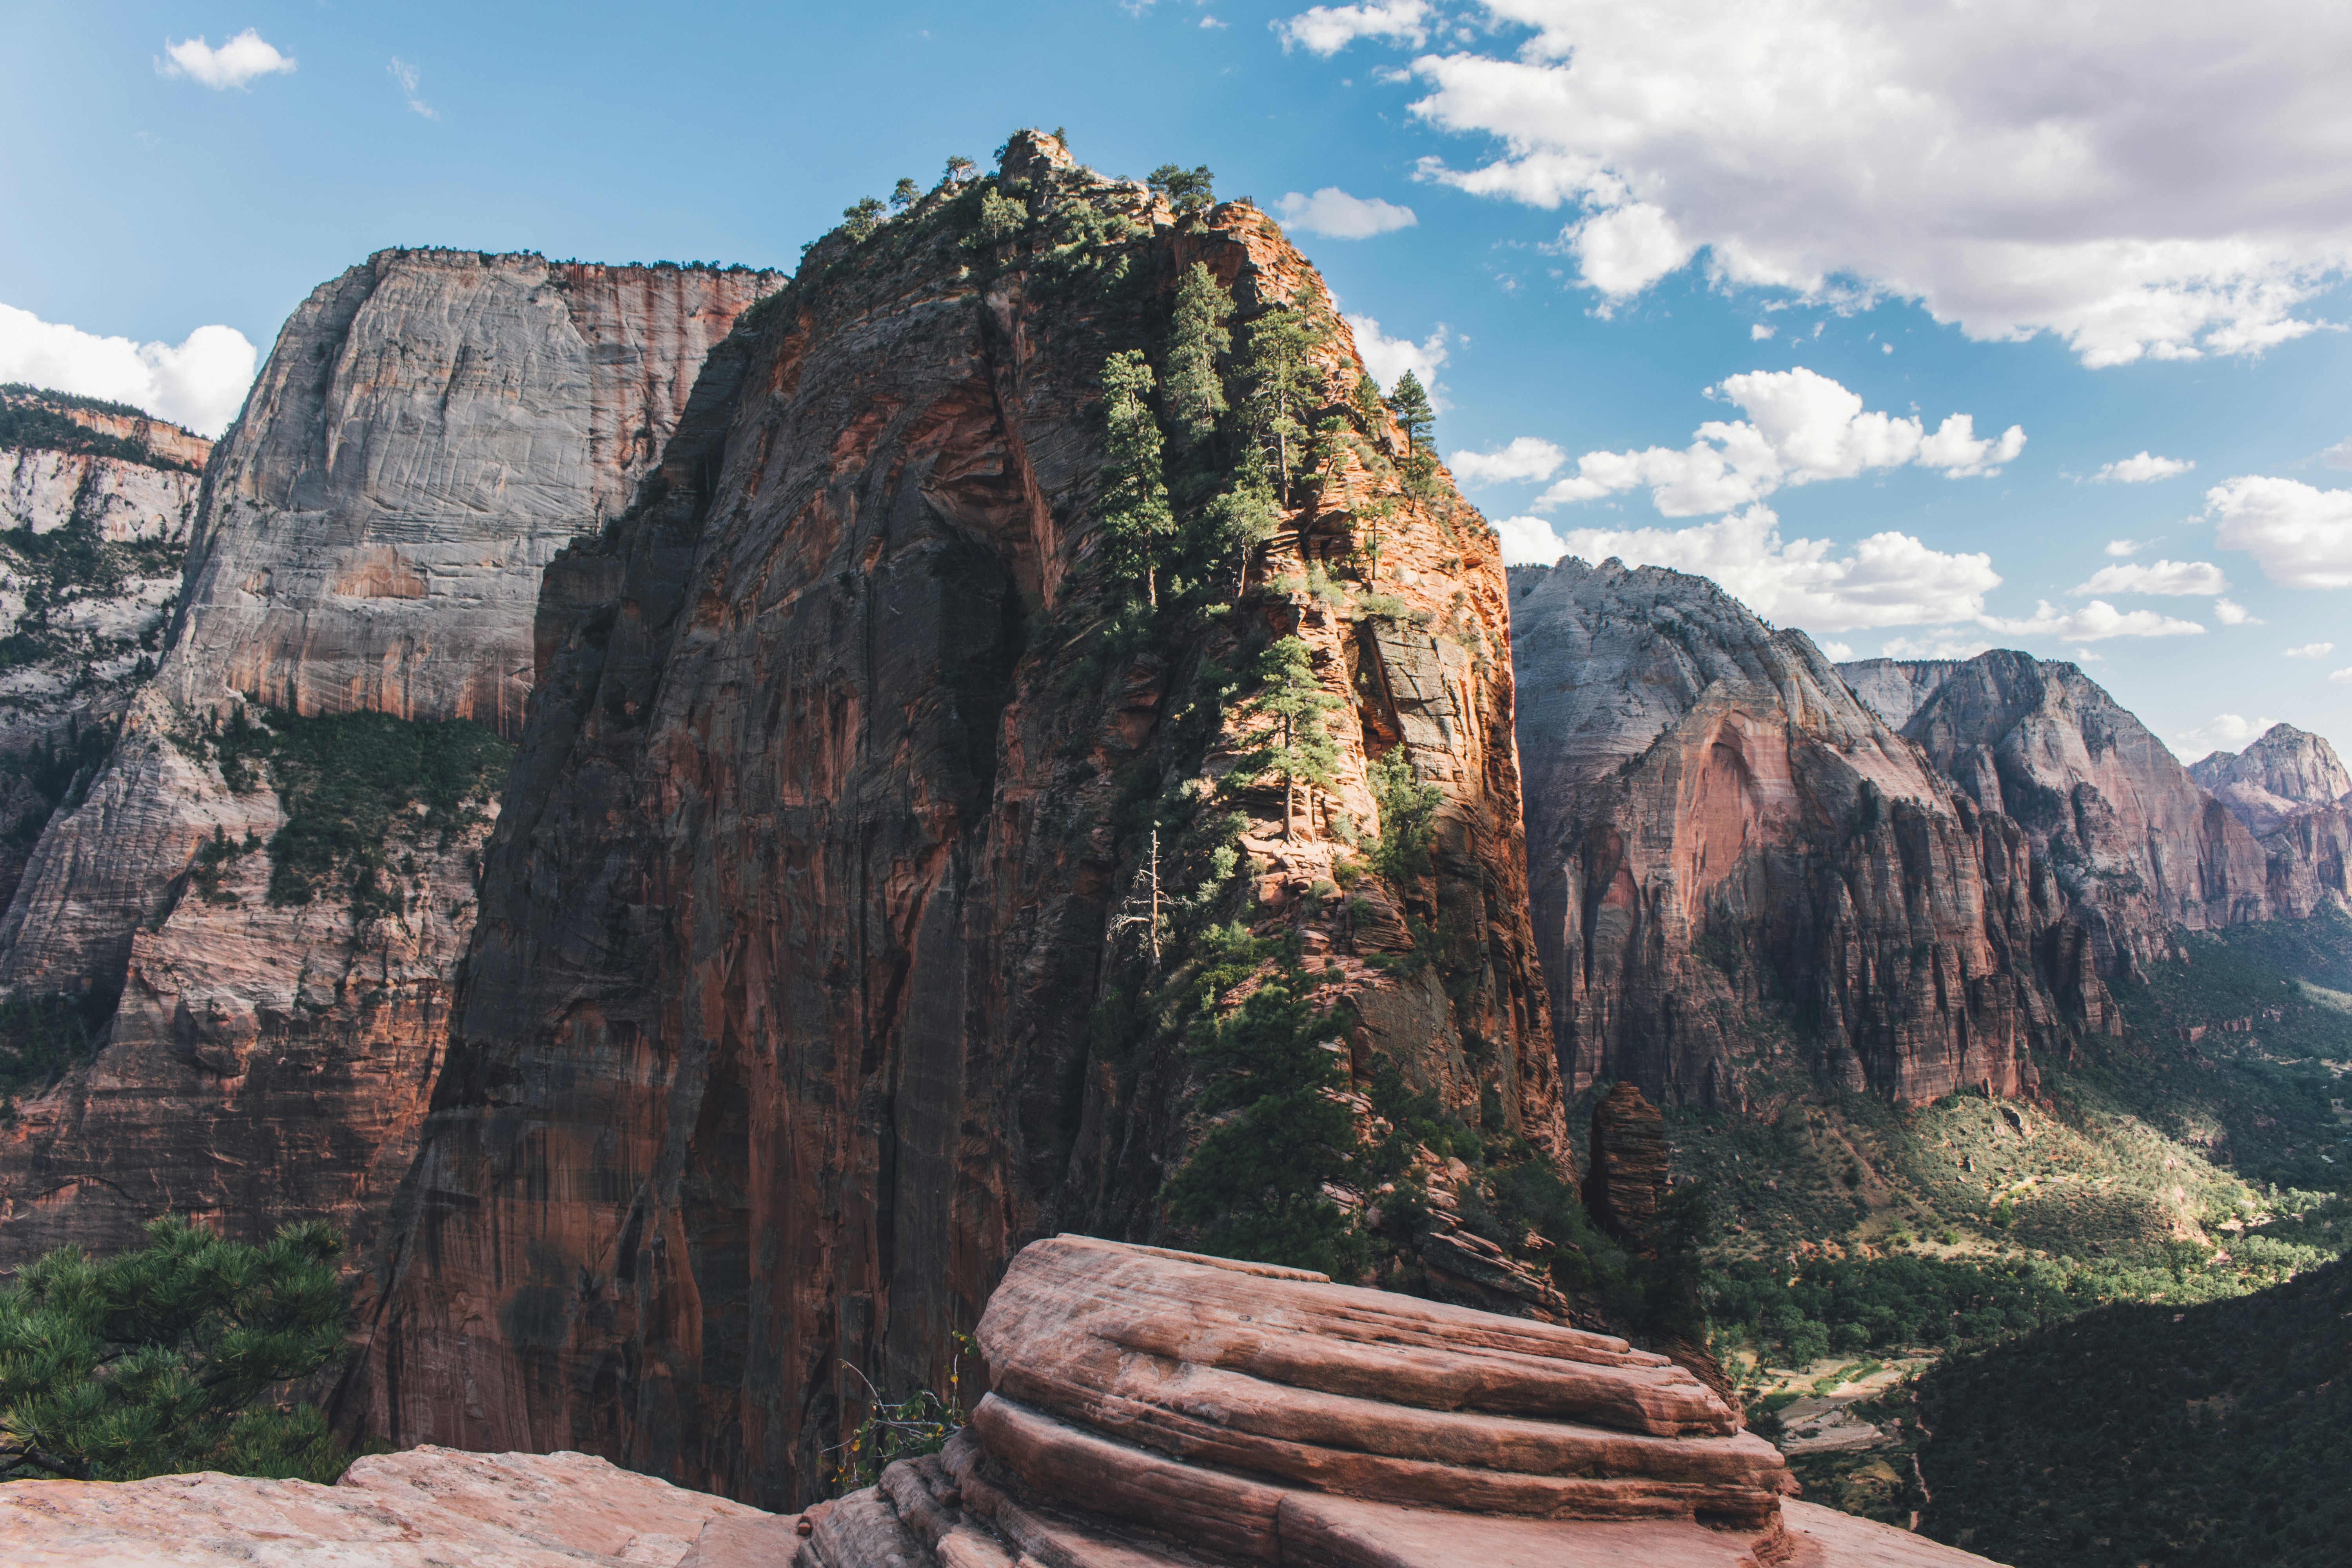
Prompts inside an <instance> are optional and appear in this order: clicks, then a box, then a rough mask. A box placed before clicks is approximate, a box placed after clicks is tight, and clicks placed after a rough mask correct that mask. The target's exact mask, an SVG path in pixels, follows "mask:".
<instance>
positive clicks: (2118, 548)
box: [2107, 539, 2147, 555]
mask: <svg viewBox="0 0 2352 1568" xmlns="http://www.w3.org/2000/svg"><path fill="white" fill-rule="evenodd" d="M2146 549H2147V540H2145V539H2110V540H2108V541H2107V553H2108V554H2110V555H2137V554H2138V553H2139V552H2141V551H2143V550H2146Z"/></svg>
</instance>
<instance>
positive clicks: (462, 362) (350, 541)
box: [0, 250, 778, 1264]
mask: <svg viewBox="0 0 2352 1568" xmlns="http://www.w3.org/2000/svg"><path fill="white" fill-rule="evenodd" d="M777 281H778V280H777V279H774V278H773V277H772V275H768V274H762V273H753V272H747V271H741V270H736V271H730V272H718V271H712V270H709V269H707V268H706V269H696V268H674V267H663V268H604V267H593V266H580V265H572V264H551V263H549V262H546V261H544V260H542V259H541V258H538V257H536V256H487V255H478V254H476V253H474V252H470V251H440V250H426V251H386V252H383V253H381V254H379V255H377V256H375V257H373V258H371V259H370V260H369V261H368V262H367V263H366V264H365V265H363V266H360V267H355V268H352V269H351V270H349V271H347V272H345V273H344V274H343V275H342V276H341V277H340V278H338V279H335V280H333V281H332V282H330V283H328V284H325V285H323V286H322V287H321V288H320V289H318V290H317V291H316V292H315V293H313V294H312V295H311V296H310V299H309V300H306V301H305V302H304V303H303V304H302V306H301V307H300V308H299V310H296V311H295V313H294V315H293V317H292V318H291V319H290V320H289V321H288V322H287V324H286V327H285V329H284V330H283V331H281V333H280V334H279V337H278V342H277V344H276V346H275V348H274V349H273V350H272V352H271V353H270V356H269V359H268V363H267V364H266V365H265V366H264V368H263V370H262V373H261V375H260V377H259V379H258V381H257V384H256V385H255V388H254V390H253V392H252V394H251V395H249V397H248V399H247V405H246V408H245V411H244V413H243V415H242V416H240V418H239V419H238V421H237V422H236V425H235V426H232V428H231V429H230V431H229V433H228V434H227V435H226V437H224V438H223V439H222V441H221V443H220V445H219V447H217V448H216V449H215V451H214V452H213V453H212V454H211V458H210V462H209V467H208V468H207V470H206V474H205V480H204V489H203V495H202V500H201V502H200V504H199V506H198V509H197V511H196V515H195V518H194V527H193V538H192V542H191V543H190V546H189V551H190V553H189V560H188V564H187V568H186V573H185V585H184V588H183V589H182V590H181V595H180V603H179V606H178V610H177V614H176V618H175V620H174V623H173V626H172V628H171V632H170V640H169V643H168V647H167V648H166V649H165V651H164V652H163V655H162V658H161V665H160V668H159V669H157V671H156V673H155V675H154V677H153V679H152V680H149V681H148V682H147V683H146V684H145V685H144V686H143V687H142V689H139V690H138V692H137V693H136V694H135V696H133V697H132V699H131V701H130V703H129V710H128V712H127V714H126V715H125V716H124V719H123V721H122V723H121V738H120V741H119V742H117V743H116V744H115V745H114V747H113V749H112V753H111V756H110V759H109V760H108V761H107V763H106V765H105V767H104V768H103V770H102V771H101V772H100V773H98V775H97V776H96V778H95V779H94V781H92V782H89V784H87V785H86V786H85V787H84V788H83V789H82V790H81V795H82V797H83V798H81V799H80V801H79V805H78V808H77V809H73V810H70V811H66V812H61V813H60V814H59V815H58V816H57V817H56V818H55V819H54V820H53V821H51V822H50V823H49V824H48V826H47V830H46V831H45V832H43V833H42V835H41V837H40V839H39V842H38V845H37V847H35V848H34V850H33V852H32V857H31V861H30V864H29V866H28V868H27V869H26V874H25V876H24V879H23V881H22V883H21V885H20V886H19V887H18V889H17V890H16V897H15V899H14V900H13V901H12V902H11V904H10V905H9V907H8V910H7V914H6V916H5V921H0V985H5V987H7V988H8V990H10V991H11V992H12V993H13V994H15V995H16V997H18V998H26V999H31V1000H33V1001H39V1000H40V999H43V998H47V997H54V996H60V995H62V996H68V997H75V996H82V995H85V994H95V995H96V996H98V997H100V998H103V997H105V996H107V995H110V994H114V993H116V992H117V991H119V992H120V994H121V1005H120V1008H119V1010H118V1011H116V1012H115V1013H114V1015H113V1016H112V1020H111V1022H110V1025H109V1026H108V1032H107V1036H106V1040H107V1043H106V1045H105V1048H104V1049H103V1050H101V1051H100V1053H99V1055H98V1056H97V1058H96V1059H95V1060H94V1061H91V1062H89V1064H88V1065H87V1066H85V1067H83V1068H77V1069H75V1070H74V1071H73V1072H71V1073H69V1074H68V1075H67V1077H66V1078H65V1079H63V1080H62V1081H61V1082H59V1083H58V1084H57V1085H55V1086H54V1087H53V1088H52V1089H49V1091H48V1092H47V1093H44V1094H41V1095H39V1096H38V1097H37V1098H34V1099H30V1100H25V1101H23V1102H22V1104H21V1108H20V1109H21V1113H22V1114H21V1119H20V1120H19V1121H16V1123H15V1124H14V1125H13V1126H11V1127H9V1128H7V1129H6V1130H5V1131H0V1264H5V1263H9V1262H13V1261H15V1260H16V1259H19V1258H24V1257H26V1255H28V1254H30V1253H34V1252H37V1251H39V1250H41V1249H44V1248H47V1247H52V1246H55V1245H57V1244H58V1243H61V1242H65V1241H78V1242H82V1243H85V1244H88V1245H91V1246H95V1247H113V1246H116V1245H119V1244H121V1242H123V1241H125V1240H127V1239H129V1238H130V1237H132V1236H134V1235H135V1234H136V1230H137V1227H138V1226H140V1225H141V1224H142V1223H143V1222H144V1221H145V1220H146V1219H148V1218H150V1217H152V1215H156V1214H160V1213H163V1212H165V1211H166V1210H170V1211H173V1212H178V1213H183V1214H193V1215H202V1216H205V1217H207V1218H209V1219H211V1220H213V1221H214V1222H215V1223H217V1224H220V1225H222V1226H225V1227H226V1228H227V1229H229V1230H230V1231H231V1232H232V1233H235V1234H240V1235H259V1234H266V1233H267V1231H268V1229H269V1228H271V1227H273V1226H276V1225H277V1224H278V1223H279V1222H280V1221H282V1220H286V1219H293V1218H304V1217H328V1218H332V1219H334V1220H336V1221H338V1222H339V1223H341V1224H343V1225H345V1226H348V1227H349V1228H351V1229H352V1232H353V1233H354V1239H355V1241H356V1242H358V1244H359V1245H361V1246H362V1247H364V1245H365V1243H366V1240H367V1237H368V1236H369V1234H370V1233H371V1231H372V1229H373V1224H374V1221H375V1219H376V1218H377V1217H378V1216H379V1215H381V1213H382V1211H383V1207H384V1205H386V1204H387V1203H388V1202H389V1200H390V1198H391V1195H392V1192H393V1189H394V1185H395V1184H397V1182H398V1180H399V1178H400V1175H401V1173H403V1172H404V1170H405V1169H406V1168H407V1164H408V1160H409V1156H410V1153H411V1152H412V1151H413V1148H414V1141H415V1129H416V1126H417V1123H418V1120H419V1118H420V1116H421V1114H422V1111H423V1109H424V1102H425V1096H426V1094H427V1093H428V1092H429V1089H430V1087H431V1084H432V1081H433V1076H434V1072H435V1070H436V1064H437V1062H438V1060H439V1057H440V1050H441V1042H442V1038H443V1036H444V1033H445V1030H446V1006H447V1002H446V996H447V991H448V986H449V983H450V978H451V972H452V970H453V969H454V967H455V964H456V963H457V958H458V955H459V954H460V953H461V952H463V951H464V948H465V944H466V939H467V933H468V932H469V931H471V929H472V923H473V911H474V881H475V874H476V869H477V865H478V856H479V851H480V847H481V844H482V842H483V840H484V838H485V837H487V834H488V821H489V819H490V817H491V816H493V815H494V812H495V797H496V789H497V784H498V783H499V777H498V775H499V773H501V772H502V763H499V759H498V757H497V755H496V753H497V752H499V750H500V749H501V748H502V745H503V742H498V741H496V739H495V738H494V737H493V738H491V739H490V741H489V742H488V744H487V745H484V744H482V743H481V742H480V741H479V739H478V732H474V731H464V730H463V728H462V727H461V729H460V730H458V731H444V730H441V729H439V728H436V726H438V725H440V724H442V723H445V722H446V721H465V720H471V721H478V722H479V723H480V724H482V725H484V726H488V728H489V729H490V730H491V731H497V732H499V733H500V734H505V735H509V736H510V735H512V734H514V733H516V732H519V731H520V726H521V716H522V706H523V696H524V693H525V692H526V690H527V689H528V688H529V685H530V672H531V648H532V643H531V620H532V616H533V615H534V614H535V611H536V601H537V587H538V581H539V576H540V574H541V571H542V570H543V569H544V567H545V565H546V563H548V561H549V560H550V559H551V558H552V557H553V556H554V554H555V553H556V552H558V551H559V550H561V549H562V547H563V546H564V545H565V544H566V543H567V542H570V541H571V540H572V538H574V537H575V536H577V535H579V534H581V533H583V532H588V533H593V532H594V531H596V530H597V529H598V528H599V527H600V526H602V525H603V524H604V522H606V521H609V520H610V519H611V518H612V517H613V516H614V515H615V514H616V513H617V512H618V511H619V510H621V508H622V506H623V504H624V502H625V498H626V497H627V496H628V495H629V493H630V492H631V490H632V489H633V488H634V486H635V482H636V480H637V479H638V478H639V477H640V476H642V475H643V474H644V473H645V472H646V469H647V468H648V467H649V466H650V464H651V462H652V460H653V458H654V456H655V454H656V451H657V450H658V449H659V447H660V446H661V444H662V443H663V441H664V440H665V439H666V438H667V435H668V433H669V431H670V430H671V429H672V428H674V426H676V424H677V418H678V416H679V414H680V413H681V411H682V410H683V408H684V406H685V404H686V401H687V397H688V393H689V391H690V389H691V387H692V384H693V382H694V379H695V377H696V375H697V374H698V371H699V369H700V366H701V363H702V360H703V358H704V356H705V354H706V353H708V352H709V349H710V348H711V346H712V345H714V344H716V343H717V342H719V341H721V340H722V339H724V338H725V336H726V335H727V333H728V331H730V329H731V327H732V326H733V324H734V321H735V318H736V317H737V315H739V314H740V312H741V310H743V309H744V308H745V307H747V306H748V305H750V304H751V302H752V301H753V300H756V299H758V298H759V297H760V296H761V294H762V293H764V292H766V291H768V290H770V289H772V288H773V287H774V286H775V283H776V282H777ZM272 710H290V711H292V712H293V713H296V714H299V715H302V716H304V717H302V718H300V719H299V720H289V721H278V720H272V719H269V718H268V717H267V715H268V713H269V712H270V711H272ZM352 713H360V714H367V713H379V714H384V715H389V716H391V720H389V721H387V722H389V723H391V724H392V728H391V730H389V731H386V730H384V729H383V728H381V727H378V728H376V729H373V730H371V729H369V728H367V727H366V726H365V725H364V724H354V725H351V726H347V727H342V728H338V727H336V722H335V721H334V720H333V718H332V716H335V715H342V714H352ZM409 721H414V722H413V723H411V722H409ZM403 724H406V725H407V728H406V729H403V728H402V726H403ZM273 725H274V726H275V729H274V730H273V729H272V726H273ZM453 759H454V760H456V761H459V762H463V763H465V764H466V766H465V767H464V768H461V769H458V770H457V772H459V773H464V774H465V776H463V777H459V776H457V773H453V772H452V769H451V766H450V765H449V764H450V763H452V762H453ZM477 764H478V765H477ZM289 791H293V792H294V793H292V794H289V793H288V792H289ZM306 856H307V857H309V858H307V859H306V858H304V857H306Z"/></svg>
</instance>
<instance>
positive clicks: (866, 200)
mask: <svg viewBox="0 0 2352 1568" xmlns="http://www.w3.org/2000/svg"><path fill="white" fill-rule="evenodd" d="M884 210H885V209H884V208H883V205H882V203H881V202H880V200H878V199H877V198H876V197H873V196H860V197H858V198H857V201H856V205H853V206H845V207H844V208H842V209H841V216H843V217H845V218H846V219H848V222H847V223H845V225H844V227H845V228H847V229H848V230H849V237H850V238H852V239H864V238H866V237H867V236H868V235H870V234H872V233H873V232H874V229H875V226H876V225H877V224H879V223H880V222H881V221H882V214H883V211H884Z"/></svg>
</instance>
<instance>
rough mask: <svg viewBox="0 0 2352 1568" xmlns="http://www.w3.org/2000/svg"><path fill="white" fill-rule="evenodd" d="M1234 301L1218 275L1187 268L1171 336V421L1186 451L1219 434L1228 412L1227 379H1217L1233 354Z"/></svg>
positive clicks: (1195, 265)
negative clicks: (1222, 361) (1220, 365)
mask: <svg viewBox="0 0 2352 1568" xmlns="http://www.w3.org/2000/svg"><path fill="white" fill-rule="evenodd" d="M1233 312H1234V302H1233V300H1232V298H1231V297H1230V296H1228V295H1227V294H1226V293H1225V291H1224V289H1223V287H1222V286H1221V285H1219V283H1218V282H1217V279H1216V275H1215V274H1214V273H1213V272H1211V271H1210V270H1209V268H1207V266H1205V265H1204V264H1202V263H1201V262H1198V261H1195V262H1194V263H1192V266H1190V267H1188V268H1185V269H1184V279H1183V281H1182V282H1181V283H1179V284H1178V285H1177V287H1176V315H1175V320H1174V321H1173V322H1172V323H1171V325H1170V328H1169V332H1168V360H1167V363H1168V417H1169V419H1170V420H1171V422H1172V423H1173V424H1174V425H1175V426H1176V434H1177V437H1178V438H1179V439H1180V440H1181V441H1182V442H1183V443H1184V444H1185V445H1186V446H1198V445H1200V444H1201V443H1202V441H1205V440H1207V439H1208V438H1209V437H1210V436H1211V435H1212V434H1213V433H1214V431H1215V430H1216V428H1217V416H1219V415H1221V414H1223V412H1224V411H1225V383H1224V378H1223V376H1221V375H1219V374H1217V360H1218V357H1219V356H1220V355H1223V354H1227V353H1232V352H1233V346H1234V335H1233V333H1231V332H1229V331H1226V330H1225V318H1226V317H1228V316H1230V315H1232V314H1233Z"/></svg>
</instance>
